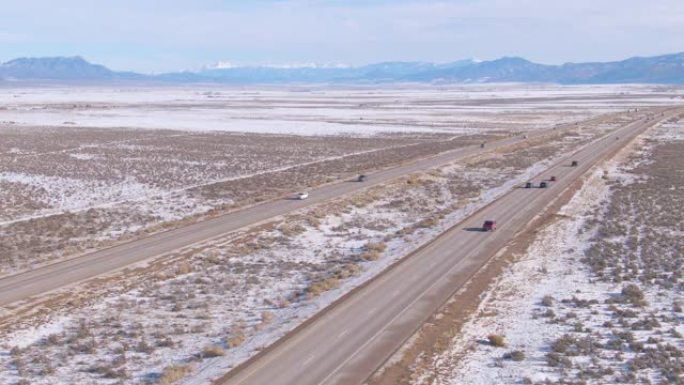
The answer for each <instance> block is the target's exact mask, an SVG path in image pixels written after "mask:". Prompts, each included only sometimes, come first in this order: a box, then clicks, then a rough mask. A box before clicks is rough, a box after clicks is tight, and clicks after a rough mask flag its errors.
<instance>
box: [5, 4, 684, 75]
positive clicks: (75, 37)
mask: <svg viewBox="0 0 684 385" xmlns="http://www.w3.org/2000/svg"><path fill="white" fill-rule="evenodd" d="M36 10H38V11H36ZM0 21H1V22H2V24H0V25H1V26H0V43H1V45H0V60H1V61H3V62H4V61H7V60H11V59H14V58H16V57H42V56H75V55H79V56H83V57H84V58H86V59H87V60H89V61H91V62H94V63H100V64H104V65H106V66H108V67H110V68H112V69H114V70H118V71H128V70H130V71H137V72H143V73H159V72H168V71H178V70H186V69H197V68H200V67H202V66H206V65H210V64H212V63H217V62H230V63H235V64H237V65H263V64H276V65H288V64H298V65H301V64H306V63H319V64H344V65H352V66H358V65H364V64H369V63H377V62H384V61H423V62H435V63H444V62H451V61H455V60H460V59H468V58H472V59H480V60H491V59H495V58H498V57H502V56H520V57H525V58H526V59H529V60H531V61H534V62H538V63H545V64H561V63H564V62H586V61H613V60H621V59H624V58H627V57H632V56H654V55H659V54H664V53H671V52H680V51H682V50H684V49H682V48H681V42H680V41H679V40H680V39H679V36H682V35H684V3H681V1H676V0H659V1H655V2H649V3H645V2H641V1H637V0H627V1H624V0H623V1H617V0H605V1H601V2H596V1H589V0H578V1H574V2H563V1H544V2H542V1H532V0H522V1H520V0H517V1H516V0H482V1H472V0H464V1H434V0H427V1H417V0H398V1H387V0H380V1H374V2H371V1H364V0H352V1H339V0H333V1H322V0H258V1H254V2H249V3H245V2H237V1H219V0H199V1H196V2H193V3H192V4H188V3H187V2H182V1H179V0H170V1H166V2H163V3H160V2H158V1H152V0H147V1H133V0H123V1H120V2H117V3H110V4H106V5H100V4H93V3H92V2H88V1H85V0H65V1H62V2H60V3H59V4H58V5H55V4H54V3H53V2H48V1H47V0H28V1H24V2H12V3H10V4H4V5H3V13H2V15H0Z"/></svg>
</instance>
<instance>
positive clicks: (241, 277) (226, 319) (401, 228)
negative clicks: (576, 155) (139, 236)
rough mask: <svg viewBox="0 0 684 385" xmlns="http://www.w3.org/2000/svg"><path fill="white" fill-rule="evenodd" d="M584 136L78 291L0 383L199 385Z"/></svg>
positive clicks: (19, 346)
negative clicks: (166, 380) (179, 378)
mask: <svg viewBox="0 0 684 385" xmlns="http://www.w3.org/2000/svg"><path fill="white" fill-rule="evenodd" d="M587 135H588V134H587ZM588 138H589V137H588V136H587V137H567V138H565V139H561V140H559V141H558V142H557V143H555V144H554V145H555V146H558V147H556V150H555V151H557V152H556V153H554V154H553V155H552V156H551V157H549V158H545V157H546V156H548V155H547V154H548V151H549V147H548V146H549V145H545V144H541V145H538V147H539V148H538V149H536V150H535V148H537V147H534V146H533V147H532V148H531V149H530V152H527V153H526V155H525V156H523V159H522V160H523V161H524V162H527V163H524V162H523V163H517V162H509V163H510V164H511V165H513V164H520V165H522V166H521V167H518V168H516V167H513V166H510V167H507V168H504V169H502V168H499V167H498V166H495V167H492V166H488V165H489V164H490V163H489V160H492V159H493V160H496V161H501V159H502V158H501V157H502V156H506V155H504V154H491V155H489V156H487V157H484V158H481V159H475V160H472V161H471V162H469V163H467V164H458V163H456V164H453V165H450V166H445V167H441V168H439V169H438V170H432V171H429V172H427V173H424V174H419V175H416V176H410V177H406V178H403V179H401V180H398V181H396V182H393V183H391V184H389V185H387V186H379V187H375V188H371V189H370V190H369V191H366V192H364V193H362V194H357V195H355V196H351V197H348V198H344V199H341V200H338V201H334V202H329V203H325V204H322V205H320V206H317V207H313V208H311V209H307V210H305V211H302V212H299V213H294V214H292V215H290V216H288V217H287V218H282V219H279V220H277V221H275V222H273V223H271V224H269V225H267V228H266V229H262V230H261V231H260V232H258V233H250V232H248V233H245V234H239V235H234V236H231V237H227V238H225V239H221V240H217V241H213V242H211V243H208V244H205V245H199V246H195V247H193V249H192V250H189V251H186V252H181V253H179V255H178V256H177V257H176V259H175V260H172V261H171V262H168V264H166V265H165V266H164V267H162V268H155V269H153V270H151V271H149V272H146V273H141V274H143V275H142V276H139V275H137V276H134V277H132V278H129V279H131V280H132V281H134V282H135V284H133V283H127V281H126V279H123V280H122V285H123V286H124V287H125V286H128V285H131V288H130V289H124V288H112V287H109V288H100V289H93V290H94V291H93V292H85V293H84V295H83V296H84V299H83V302H84V303H83V304H82V305H81V306H78V307H76V308H73V306H70V305H66V306H65V308H64V309H63V310H57V311H54V312H53V313H50V314H49V315H48V316H47V317H45V318H42V321H41V322H40V325H35V324H33V322H35V321H30V320H27V321H24V322H27V323H26V325H25V326H19V327H17V329H18V330H17V331H16V332H14V333H13V334H11V335H8V336H5V337H4V338H3V339H2V342H1V343H0V345H1V346H2V348H4V349H6V350H5V352H4V353H5V354H4V355H3V354H2V352H1V351H0V365H2V366H3V370H5V372H6V373H7V374H6V376H5V377H4V378H3V379H1V380H0V384H5V383H8V384H9V383H13V382H15V381H18V380H19V379H20V378H22V377H24V378H30V379H31V381H32V383H36V384H48V383H50V384H62V383H64V384H66V383H75V382H97V383H107V382H108V381H111V382H115V381H117V380H120V379H121V378H125V379H126V381H127V382H129V383H142V382H144V381H145V380H150V381H156V380H158V378H159V376H160V375H162V374H161V373H163V371H164V369H165V368H169V367H183V365H189V366H190V367H191V368H192V369H191V372H192V373H191V375H190V376H188V378H187V380H185V382H182V383H184V384H193V385H194V384H206V383H208V382H209V380H210V379H211V378H213V377H215V376H217V375H220V374H222V373H224V372H225V371H227V370H228V369H230V368H231V367H233V366H235V365H237V364H238V363H240V362H242V361H243V360H245V359H246V358H248V357H249V356H251V355H253V354H255V353H257V352H258V351H259V350H260V349H262V348H263V347H264V346H266V345H268V344H269V343H271V342H273V341H274V340H275V339H277V338H278V337H279V336H282V335H283V334H284V333H286V332H287V331H288V330H291V329H292V328H294V327H296V326H297V325H298V324H299V323H301V322H302V321H303V320H305V319H306V318H307V317H309V316H311V315H312V314H314V313H315V312H316V311H318V310H320V309H321V308H323V307H324V306H326V305H327V304H329V303H330V302H332V301H334V300H335V299H336V298H339V297H340V296H341V295H343V294H344V293H345V292H347V291H348V290H350V289H351V288H353V287H355V286H357V285H359V284H361V283H362V282H364V281H366V280H367V279H369V278H371V277H372V276H374V275H375V274H377V273H378V272H379V271H381V270H382V269H384V268H385V267H387V266H388V265H389V264H391V263H393V262H394V261H396V260H397V259H399V258H401V257H402V256H404V255H406V254H407V253H409V252H410V251H411V250H413V249H415V248H416V247H418V246H419V245H421V244H422V243H424V242H426V241H429V240H430V239H432V238H434V236H435V235H436V234H438V233H440V232H442V231H444V229H446V228H448V227H450V226H452V225H454V224H455V223H458V222H459V221H460V220H461V219H462V218H463V217H464V216H466V215H468V214H469V213H471V212H473V211H474V210H476V209H477V208H479V207H481V206H482V205H484V204H486V203H488V202H491V201H492V200H494V199H496V198H497V197H498V196H500V195H501V194H504V193H505V192H507V191H509V190H510V189H512V188H514V187H515V186H516V185H519V184H520V183H522V182H523V181H525V180H527V179H528V178H530V177H531V176H532V175H534V174H536V173H538V172H539V171H540V170H542V169H543V168H544V167H546V165H547V164H548V163H549V162H552V161H554V159H555V158H557V157H560V156H562V155H563V154H564V153H566V152H568V151H571V150H572V149H574V148H575V146H576V145H577V144H578V143H579V142H581V141H583V140H587V139H588ZM507 156H509V157H511V159H512V157H516V156H517V155H516V153H511V154H508V155H507ZM490 158H491V159H490ZM530 162H532V163H530ZM380 245H381V246H380ZM98 290H99V291H98ZM15 347H16V348H15ZM66 352H69V353H68V354H65V353H66ZM203 352H204V354H203ZM211 355H216V356H215V357H210V356H211ZM16 360H19V362H20V364H19V366H17V365H16V362H14V361H16ZM46 362H50V363H52V367H50V366H48V365H47V364H46ZM188 370H190V369H188ZM46 372H47V373H46ZM107 376H109V377H111V378H112V379H111V380H108V379H107Z"/></svg>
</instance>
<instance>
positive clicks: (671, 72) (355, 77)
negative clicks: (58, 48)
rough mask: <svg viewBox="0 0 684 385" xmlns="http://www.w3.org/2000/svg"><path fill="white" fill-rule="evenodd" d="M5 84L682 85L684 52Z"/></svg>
mask: <svg viewBox="0 0 684 385" xmlns="http://www.w3.org/2000/svg"><path fill="white" fill-rule="evenodd" d="M0 79H2V80H5V81H41V80H47V81H52V82H72V81H86V82H87V81H91V82H117V81H144V82H162V83H222V84H274V83H275V84H283V83H388V82H426V83H430V82H450V83H490V82H523V83H529V82H544V83H560V84H609V83H660V84H684V53H677V54H671V55H662V56H655V57H646V58H641V57H635V58H630V59H627V60H622V61H616V62H605V63H566V64H563V65H546V64H538V63H533V62H530V61H528V60H526V59H523V58H518V57H504V58H501V59H496V60H491V61H481V62H477V61H473V60H461V61H456V62H453V63H447V64H433V63H424V62H386V63H378V64H371V65H366V66H359V67H326V66H322V67H318V66H313V65H309V66H301V67H272V66H244V67H228V68H220V67H219V68H207V69H203V70H201V71H196V72H175V73H166V74H161V75H143V74H137V73H132V72H116V71H112V70H110V69H108V68H107V67H105V66H102V65H99V64H92V63H89V62H87V61H86V60H85V59H83V58H81V57H78V56H76V57H52V58H20V59H15V60H11V61H8V62H6V63H3V64H0Z"/></svg>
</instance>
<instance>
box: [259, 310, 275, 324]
mask: <svg viewBox="0 0 684 385" xmlns="http://www.w3.org/2000/svg"><path fill="white" fill-rule="evenodd" d="M274 318H275V315H274V314H273V313H272V312H270V311H264V312H262V313H261V323H263V324H265V325H268V324H270V323H271V322H273V319H274Z"/></svg>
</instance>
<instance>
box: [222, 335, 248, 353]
mask: <svg viewBox="0 0 684 385" xmlns="http://www.w3.org/2000/svg"><path fill="white" fill-rule="evenodd" d="M243 342H245V335H244V334H242V333H239V334H235V335H232V336H230V337H228V339H227V340H226V345H228V347H229V348H231V349H233V348H237V347H238V346H240V345H242V343H243Z"/></svg>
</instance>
